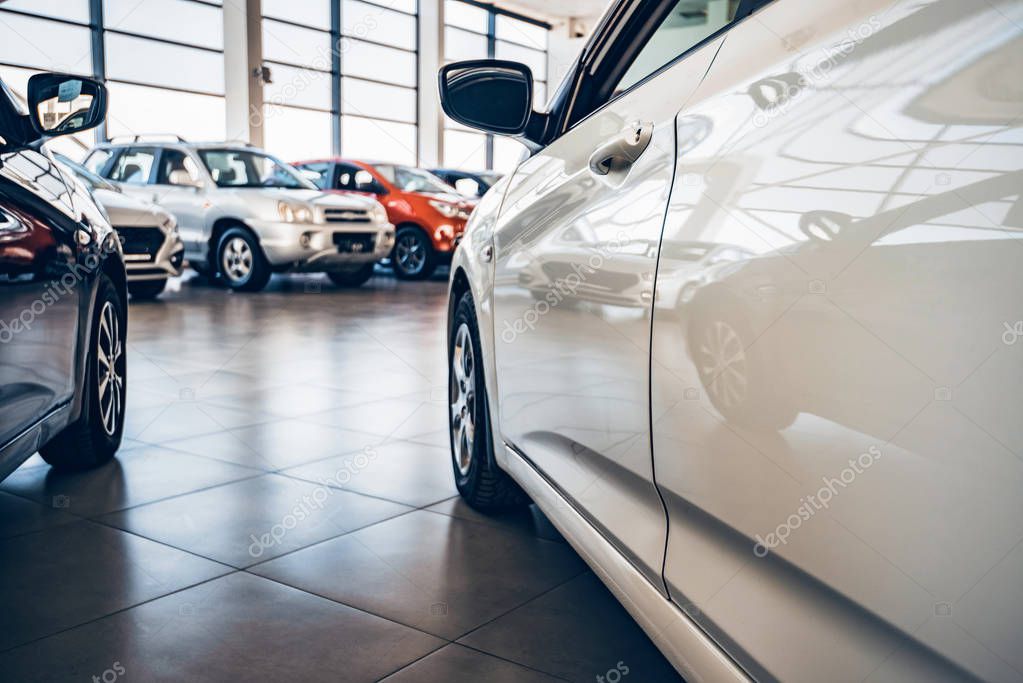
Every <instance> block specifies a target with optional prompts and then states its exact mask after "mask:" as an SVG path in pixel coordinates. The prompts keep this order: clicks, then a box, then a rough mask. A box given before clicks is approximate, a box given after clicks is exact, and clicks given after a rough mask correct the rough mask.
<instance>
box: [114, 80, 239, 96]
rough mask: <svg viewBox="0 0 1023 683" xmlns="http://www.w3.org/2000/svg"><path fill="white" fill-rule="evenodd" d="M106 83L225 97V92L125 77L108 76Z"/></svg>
mask: <svg viewBox="0 0 1023 683" xmlns="http://www.w3.org/2000/svg"><path fill="white" fill-rule="evenodd" d="M106 82H107V83H120V84H122V85H135V86H138V87H140V88H153V89H154V90H170V91H172V92H179V93H184V94H185V95H202V96H203V97H219V98H221V99H223V98H224V97H226V95H225V93H222V92H221V93H214V92H209V91H206V90H189V89H188V88H179V87H176V86H173V85H160V84H158V83H145V82H143V81H132V80H128V79H125V78H108V79H106Z"/></svg>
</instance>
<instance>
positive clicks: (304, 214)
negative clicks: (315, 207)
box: [277, 202, 313, 223]
mask: <svg viewBox="0 0 1023 683" xmlns="http://www.w3.org/2000/svg"><path fill="white" fill-rule="evenodd" d="M277 214H278V215H279V216H280V217H281V220H282V221H284V222H285V223H312V222H313V212H312V211H311V210H310V209H309V207H308V206H304V205H302V204H291V203H289V202H277Z"/></svg>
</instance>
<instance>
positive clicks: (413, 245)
mask: <svg viewBox="0 0 1023 683" xmlns="http://www.w3.org/2000/svg"><path fill="white" fill-rule="evenodd" d="M394 257H395V258H396V259H397V261H398V265H399V266H400V267H401V269H402V271H404V272H405V273H408V274H409V275H416V274H418V273H419V272H420V271H421V270H422V269H423V266H425V265H426V247H425V246H424V245H423V241H422V240H421V239H420V238H419V237H418V236H416V235H415V234H414V233H406V234H404V235H401V236H400V237H398V243H397V244H395V245H394Z"/></svg>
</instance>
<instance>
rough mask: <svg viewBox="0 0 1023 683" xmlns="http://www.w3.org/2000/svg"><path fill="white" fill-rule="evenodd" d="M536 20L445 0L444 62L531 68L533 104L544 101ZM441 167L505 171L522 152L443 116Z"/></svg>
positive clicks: (541, 39) (541, 28)
mask: <svg viewBox="0 0 1023 683" xmlns="http://www.w3.org/2000/svg"><path fill="white" fill-rule="evenodd" d="M549 30H550V28H549V27H548V26H547V25H546V24H543V23H541V22H535V21H532V20H529V19H526V18H525V17H519V16H516V15H513V14H511V13H508V12H505V11H503V10H500V9H495V8H493V7H492V6H490V5H484V4H477V3H475V2H465V1H464V0H444V61H445V63H447V62H455V61H459V60H463V59H487V58H496V59H511V60H514V61H517V62H522V63H523V64H526V65H527V66H529V67H530V69H531V70H532V72H533V79H534V83H535V96H534V102H535V106H536V107H537V108H542V107H543V106H544V105H545V104H546V102H547V34H548V31H549ZM443 135H444V140H443V157H444V161H443V164H444V166H447V167H451V168H463V169H467V170H489V169H493V170H497V171H502V172H507V171H510V170H511V169H512V168H514V166H515V165H516V164H517V163H518V161H519V160H520V159H521V157H522V154H523V152H524V151H525V148H524V147H523V146H522V145H521V144H519V143H518V142H515V141H514V140H510V139H508V138H504V137H500V136H496V137H495V136H492V135H487V134H485V133H481V132H479V131H475V130H472V129H470V128H466V127H464V126H461V125H459V124H458V123H455V122H454V121H452V120H451V119H449V118H447V117H445V118H444V134H443Z"/></svg>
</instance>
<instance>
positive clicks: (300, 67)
mask: <svg viewBox="0 0 1023 683" xmlns="http://www.w3.org/2000/svg"><path fill="white" fill-rule="evenodd" d="M263 63H264V64H271V65H277V66H285V67H287V68H289V69H298V70H299V71H315V72H316V73H318V74H329V73H330V72H329V71H327V70H326V69H317V68H316V67H315V66H309V65H308V64H296V63H294V62H285V61H284V60H282V59H264V60H263Z"/></svg>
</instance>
